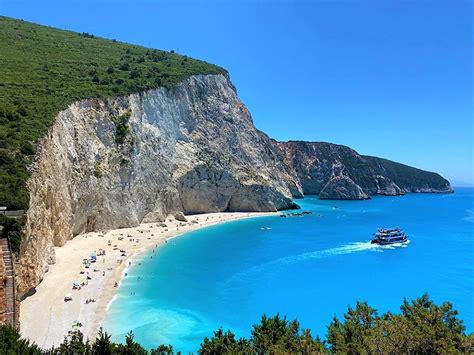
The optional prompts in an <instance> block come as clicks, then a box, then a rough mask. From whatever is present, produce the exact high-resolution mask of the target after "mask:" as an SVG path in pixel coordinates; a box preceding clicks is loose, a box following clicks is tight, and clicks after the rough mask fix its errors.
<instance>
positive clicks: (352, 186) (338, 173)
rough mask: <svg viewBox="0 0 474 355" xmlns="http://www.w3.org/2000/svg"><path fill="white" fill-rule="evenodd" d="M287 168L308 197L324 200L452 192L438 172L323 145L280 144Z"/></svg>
mask: <svg viewBox="0 0 474 355" xmlns="http://www.w3.org/2000/svg"><path fill="white" fill-rule="evenodd" d="M278 146H279V147H280V149H281V150H282V151H283V152H284V156H285V158H284V160H285V163H286V165H287V166H289V167H290V168H291V169H293V170H294V171H295V174H296V176H297V177H298V179H299V180H300V184H301V186H302V188H303V192H304V193H305V194H308V195H309V194H311V195H313V194H314V195H318V194H319V197H320V198H323V199H356V200H357V199H366V198H368V197H369V196H370V195H389V196H395V195H403V194H405V193H407V192H424V191H426V192H452V189H451V186H450V184H449V181H448V180H446V179H444V178H443V177H441V176H440V175H438V174H436V173H432V172H429V171H423V170H420V169H416V168H413V167H410V166H407V165H404V164H400V163H396V162H393V161H390V160H386V159H381V158H376V157H370V156H363V155H360V154H359V153H357V152H356V151H355V150H353V149H351V148H348V147H345V146H342V145H337V144H331V143H324V142H302V141H290V142H279V143H278Z"/></svg>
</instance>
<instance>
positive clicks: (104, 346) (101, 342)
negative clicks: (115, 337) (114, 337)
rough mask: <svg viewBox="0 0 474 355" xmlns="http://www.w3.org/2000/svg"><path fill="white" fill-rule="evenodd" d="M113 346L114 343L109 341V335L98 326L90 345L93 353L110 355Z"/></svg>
mask: <svg viewBox="0 0 474 355" xmlns="http://www.w3.org/2000/svg"><path fill="white" fill-rule="evenodd" d="M114 347H115V345H114V344H113V343H112V342H111V341H110V335H109V334H107V332H104V331H103V329H102V328H100V330H99V335H98V336H97V339H96V340H95V343H94V344H93V345H92V351H93V352H94V353H95V354H101V355H111V354H112V353H113V351H114Z"/></svg>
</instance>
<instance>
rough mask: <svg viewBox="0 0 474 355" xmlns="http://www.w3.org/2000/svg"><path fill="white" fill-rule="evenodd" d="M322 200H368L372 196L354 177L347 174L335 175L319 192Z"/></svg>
mask: <svg viewBox="0 0 474 355" xmlns="http://www.w3.org/2000/svg"><path fill="white" fill-rule="evenodd" d="M319 198H320V199H321V200H367V199H369V198H370V197H369V196H368V195H367V194H366V193H365V192H364V191H363V190H362V188H361V187H360V186H359V185H357V184H356V183H355V182H354V181H352V179H351V178H350V177H348V176H345V175H340V176H335V177H333V178H332V179H331V180H329V182H328V183H327V184H326V185H325V186H324V187H323V188H322V190H321V192H320V193H319Z"/></svg>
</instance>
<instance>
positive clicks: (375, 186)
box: [17, 75, 451, 296]
mask: <svg viewBox="0 0 474 355" xmlns="http://www.w3.org/2000/svg"><path fill="white" fill-rule="evenodd" d="M32 171H33V172H32V175H31V178H30V179H29V180H28V189H29V191H30V208H29V210H28V212H27V222H26V226H25V229H24V237H23V240H22V245H21V251H20V267H19V273H18V282H17V284H18V294H19V295H20V296H21V295H24V294H25V293H26V292H27V291H28V290H30V289H31V288H33V287H35V286H36V285H37V284H38V283H39V282H40V281H41V279H42V277H43V275H44V273H45V272H46V271H47V270H48V267H49V265H51V264H52V263H54V260H55V259H54V258H55V257H54V249H53V247H54V246H61V245H63V244H64V243H66V241H67V240H69V239H71V238H72V237H73V236H75V235H77V234H80V233H83V232H87V231H94V230H101V229H111V228H120V227H129V226H135V225H137V224H139V223H140V222H155V221H162V220H163V219H164V218H165V217H166V216H167V215H170V214H171V215H176V214H177V213H180V212H181V213H203V212H220V211H277V210H282V209H287V208H297V205H296V204H295V203H294V202H293V201H292V199H293V198H298V197H302V196H303V192H304V193H305V194H319V195H320V197H321V198H326V199H366V198H368V197H369V196H370V195H374V194H383V195H399V194H403V193H406V192H449V191H451V187H450V186H449V182H448V181H447V180H445V179H443V178H442V177H441V176H439V175H438V174H435V173H430V172H426V171H422V170H419V169H415V168H411V167H408V166H406V165H403V164H398V163H394V162H391V161H388V160H385V159H380V158H375V157H368V156H361V155H359V154H358V153H357V152H356V151H354V150H352V149H350V148H348V147H344V146H340V145H335V144H330V143H311V142H286V143H279V142H276V141H274V140H272V139H270V138H269V137H268V136H267V135H265V134H264V133H262V132H260V131H258V130H257V129H255V127H254V125H253V122H252V119H251V116H250V113H249V112H248V110H247V109H246V107H245V106H244V105H243V104H242V102H241V101H240V100H239V99H238V97H237V93H236V91H235V88H234V87H233V86H232V84H231V83H230V81H229V79H228V78H227V77H225V76H223V75H205V76H193V77H190V78H188V79H187V80H185V81H183V82H182V83H181V84H179V85H177V86H176V87H175V88H173V89H172V90H166V89H164V88H160V89H156V90H150V91H147V92H144V93H141V94H134V95H130V96H127V97H122V98H116V99H111V100H109V101H107V102H104V101H101V100H84V101H81V102H78V103H74V104H72V105H70V106H69V107H68V108H67V109H66V110H64V111H62V112H60V113H59V114H58V116H57V118H56V121H55V124H54V125H53V126H52V128H51V129H50V131H49V133H48V135H47V137H45V138H44V140H43V141H42V143H41V144H40V147H39V149H38V155H37V158H36V159H35V163H34V165H33V166H32Z"/></svg>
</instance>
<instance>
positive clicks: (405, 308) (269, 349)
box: [0, 295, 474, 355]
mask: <svg viewBox="0 0 474 355" xmlns="http://www.w3.org/2000/svg"><path fill="white" fill-rule="evenodd" d="M315 311H316V310H308V312H315ZM400 311H401V312H400V314H392V313H385V314H383V315H378V314H377V311H376V310H375V309H373V308H371V307H370V306H369V305H368V304H367V303H365V302H357V304H356V307H355V308H351V307H349V308H348V310H347V312H346V313H345V314H344V317H343V320H342V321H340V320H339V319H337V318H336V317H334V319H333V321H332V322H331V324H329V326H328V327H327V340H326V341H322V340H321V339H319V338H318V337H313V336H312V335H311V332H310V331H309V330H305V329H301V328H300V324H299V322H298V321H297V320H293V321H288V320H287V319H286V318H285V317H280V316H279V315H276V316H274V317H266V316H263V317H262V319H261V321H260V323H259V324H255V325H254V326H253V328H252V331H251V336H250V338H249V339H246V338H240V339H237V338H236V336H235V334H234V333H233V332H232V331H230V330H228V331H224V330H222V328H221V329H218V330H217V331H215V332H214V335H213V336H212V337H211V338H205V339H204V340H203V342H202V343H201V347H200V349H199V350H198V353H199V354H331V353H336V354H464V353H465V354H468V353H469V352H470V351H472V349H473V345H474V343H473V340H474V338H473V335H472V334H471V335H469V336H467V335H466V334H465V333H464V329H465V328H464V325H463V322H462V321H461V320H460V319H458V317H457V314H458V313H457V311H456V310H454V309H453V308H452V305H451V304H450V303H449V302H445V303H443V304H442V305H441V306H438V305H436V304H435V303H433V302H432V301H431V300H430V299H429V297H428V296H427V295H423V296H421V297H420V298H418V299H416V300H414V301H412V302H408V301H406V300H405V301H403V304H402V306H401V307H400ZM0 347H2V348H0V351H3V352H2V353H3V354H97V355H102V354H104V355H105V354H143V355H145V354H152V355H153V354H173V347H172V346H171V345H160V346H158V347H157V348H155V349H153V350H151V351H149V352H148V351H147V350H145V349H144V348H143V347H142V346H141V345H140V344H139V343H137V342H136V341H135V340H134V336H133V333H132V332H130V333H128V334H127V336H126V338H125V342H124V344H116V343H113V342H112V341H111V340H110V335H108V334H107V333H105V332H102V331H100V333H99V336H98V337H97V339H95V341H92V342H89V341H88V340H87V341H85V340H84V336H83V335H82V334H81V333H80V332H78V331H76V332H73V333H72V334H70V335H69V336H68V337H67V338H65V340H64V342H63V343H62V344H61V345H60V346H59V347H58V348H55V349H51V350H49V351H44V350H41V349H40V348H38V347H37V346H36V345H34V344H31V343H30V342H29V341H27V340H25V339H22V338H21V337H20V335H19V333H18V331H16V330H14V329H12V328H10V327H7V326H0Z"/></svg>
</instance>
